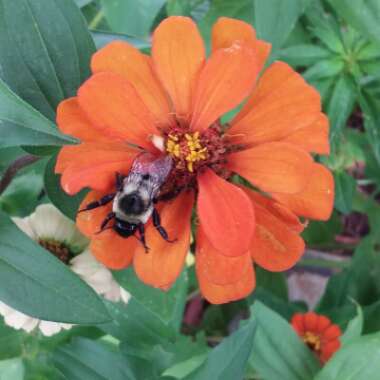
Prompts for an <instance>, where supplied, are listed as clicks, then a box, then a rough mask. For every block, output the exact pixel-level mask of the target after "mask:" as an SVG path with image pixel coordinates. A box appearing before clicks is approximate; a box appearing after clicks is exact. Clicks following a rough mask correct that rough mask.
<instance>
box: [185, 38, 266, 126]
mask: <svg viewBox="0 0 380 380" xmlns="http://www.w3.org/2000/svg"><path fill="white" fill-rule="evenodd" d="M258 72H259V71H258V64H257V62H256V58H255V56H254V54H253V51H252V49H251V48H250V47H247V46H245V45H240V44H238V43H236V44H234V45H233V46H231V47H229V48H226V49H219V50H216V51H215V52H214V53H212V55H211V57H210V58H209V60H208V61H207V63H206V65H205V66H204V67H203V69H202V71H201V73H200V75H199V80H198V82H197V87H196V90H195V93H194V101H193V115H192V119H191V124H190V126H191V128H192V129H195V130H204V129H206V128H208V127H209V126H210V125H211V124H212V123H213V122H214V121H215V120H216V119H218V118H219V117H220V116H222V115H223V114H224V113H226V112H228V111H230V110H232V109H233V108H234V107H236V106H237V105H238V104H239V103H241V102H242V101H243V100H244V98H245V97H246V96H248V95H249V93H250V92H251V91H252V88H253V86H254V84H255V82H256V78H257V75H258Z"/></svg>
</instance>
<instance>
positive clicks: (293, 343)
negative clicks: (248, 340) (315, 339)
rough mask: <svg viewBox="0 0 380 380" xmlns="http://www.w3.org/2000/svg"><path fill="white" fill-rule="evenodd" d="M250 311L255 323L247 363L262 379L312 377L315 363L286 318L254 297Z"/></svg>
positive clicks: (296, 379) (315, 366)
mask: <svg viewBox="0 0 380 380" xmlns="http://www.w3.org/2000/svg"><path fill="white" fill-rule="evenodd" d="M251 315H252V317H251V318H253V320H255V321H257V324H258V327H257V333H256V336H255V340H254V345H253V351H252V355H251V357H250V359H249V361H250V366H251V367H253V368H254V369H255V370H257V372H258V373H259V374H260V376H261V377H262V378H263V379H265V380H272V379H281V380H310V379H312V378H313V376H314V375H315V374H316V373H317V372H318V370H319V364H318V362H317V360H316V358H315V357H314V355H313V354H312V353H311V351H310V350H309V349H308V348H307V346H306V345H305V344H304V343H303V342H302V341H301V340H300V339H299V338H298V336H297V334H296V333H295V331H294V330H293V328H292V327H291V326H290V325H289V324H288V322H287V321H285V320H284V319H283V318H282V317H280V316H279V315H278V314H276V313H275V312H273V311H272V310H270V309H268V308H267V307H266V306H264V305H263V304H262V303H261V302H258V301H256V302H255V304H254V305H253V306H252V307H251Z"/></svg>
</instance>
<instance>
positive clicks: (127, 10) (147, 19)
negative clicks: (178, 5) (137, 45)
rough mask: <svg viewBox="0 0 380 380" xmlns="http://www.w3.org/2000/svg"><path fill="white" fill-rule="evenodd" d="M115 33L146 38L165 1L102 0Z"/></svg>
mask: <svg viewBox="0 0 380 380" xmlns="http://www.w3.org/2000/svg"><path fill="white" fill-rule="evenodd" d="M101 3H102V6H103V9H104V13H105V15H106V18H107V21H108V23H109V24H110V26H111V28H112V30H113V31H115V32H118V33H125V34H128V35H130V36H134V37H145V36H147V35H148V34H149V32H150V28H151V26H152V24H153V21H154V19H155V17H156V16H157V14H158V12H159V11H160V9H161V8H162V7H163V5H164V4H165V0H139V1H135V0H101Z"/></svg>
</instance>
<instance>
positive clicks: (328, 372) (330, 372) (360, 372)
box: [315, 333, 380, 380]
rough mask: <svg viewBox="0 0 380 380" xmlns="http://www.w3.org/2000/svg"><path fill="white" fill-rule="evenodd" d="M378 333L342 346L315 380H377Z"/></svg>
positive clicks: (379, 357)
mask: <svg viewBox="0 0 380 380" xmlns="http://www.w3.org/2000/svg"><path fill="white" fill-rule="evenodd" d="M379 373H380V333H377V334H372V335H367V336H363V337H361V338H359V339H356V340H355V341H353V342H352V343H350V344H348V345H346V346H343V347H342V348H341V349H340V350H339V351H337V352H336V353H335V355H334V356H333V357H332V358H331V359H330V360H329V361H328V362H327V363H326V365H325V366H324V367H323V369H322V371H321V372H320V373H319V374H318V376H317V377H316V378H315V380H378V379H379Z"/></svg>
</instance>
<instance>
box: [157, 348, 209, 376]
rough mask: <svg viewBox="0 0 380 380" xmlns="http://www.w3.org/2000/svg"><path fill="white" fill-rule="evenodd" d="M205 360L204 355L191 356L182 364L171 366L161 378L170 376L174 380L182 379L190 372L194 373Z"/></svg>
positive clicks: (205, 356)
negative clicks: (174, 379)
mask: <svg viewBox="0 0 380 380" xmlns="http://www.w3.org/2000/svg"><path fill="white" fill-rule="evenodd" d="M206 358H207V355H206V354H202V355H197V356H193V357H191V358H189V359H187V360H185V361H183V362H180V363H177V364H175V365H173V366H171V367H170V368H168V369H167V370H166V371H164V373H163V374H162V376H170V377H174V378H176V379H183V378H185V377H186V376H187V375H189V374H190V373H191V372H193V371H195V370H196V369H197V368H198V367H200V366H201V365H202V363H204V361H205V360H206Z"/></svg>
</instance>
